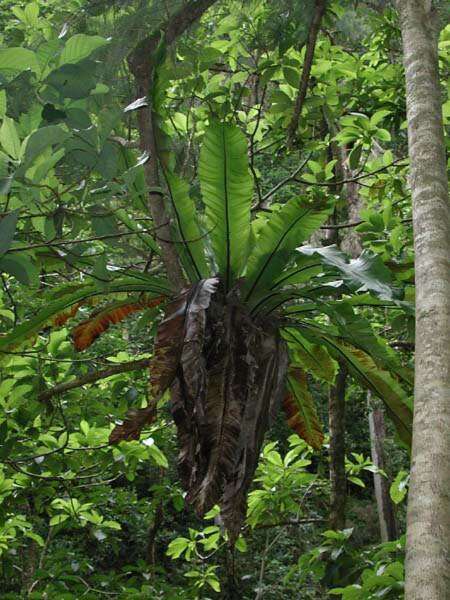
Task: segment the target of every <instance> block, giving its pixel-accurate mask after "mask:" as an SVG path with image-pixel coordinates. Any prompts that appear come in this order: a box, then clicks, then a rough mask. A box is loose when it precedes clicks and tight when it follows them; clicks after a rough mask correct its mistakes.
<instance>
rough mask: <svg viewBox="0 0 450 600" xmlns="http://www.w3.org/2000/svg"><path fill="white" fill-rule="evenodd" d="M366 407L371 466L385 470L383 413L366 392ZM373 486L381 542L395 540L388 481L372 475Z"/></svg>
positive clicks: (395, 534)
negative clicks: (367, 411) (367, 409)
mask: <svg viewBox="0 0 450 600" xmlns="http://www.w3.org/2000/svg"><path fill="white" fill-rule="evenodd" d="M367 405H368V408H369V430H370V451H371V455H372V462H373V464H374V465H375V466H376V467H378V468H379V469H381V470H382V471H385V470H386V464H385V460H384V440H385V431H386V430H385V425H384V412H383V408H382V405H381V402H380V401H379V400H378V399H374V398H372V397H371V394H370V392H367ZM373 486H374V489H375V500H376V503H377V512H378V522H379V525H380V537H381V541H382V542H388V541H390V540H395V539H396V538H397V523H396V520H395V512H394V506H393V503H392V500H391V496H390V494H389V481H388V480H387V479H386V477H384V476H383V475H381V474H380V473H374V474H373Z"/></svg>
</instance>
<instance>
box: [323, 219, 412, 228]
mask: <svg viewBox="0 0 450 600" xmlns="http://www.w3.org/2000/svg"><path fill="white" fill-rule="evenodd" d="M362 223H366V221H353V223H341V224H340V225H322V227H320V229H348V228H349V227H358V225H362ZM401 223H412V219H402V220H401Z"/></svg>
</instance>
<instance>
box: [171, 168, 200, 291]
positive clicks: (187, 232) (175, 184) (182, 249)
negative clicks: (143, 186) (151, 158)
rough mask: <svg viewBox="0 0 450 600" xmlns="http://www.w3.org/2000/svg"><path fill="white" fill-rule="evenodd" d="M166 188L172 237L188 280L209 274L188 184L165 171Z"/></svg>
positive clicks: (194, 279) (196, 279)
mask: <svg viewBox="0 0 450 600" xmlns="http://www.w3.org/2000/svg"><path fill="white" fill-rule="evenodd" d="M165 178H166V182H167V188H168V190H169V194H170V198H171V201H172V208H173V212H174V213H175V223H174V229H175V232H174V237H173V241H174V242H175V243H176V247H177V251H178V254H179V256H180V260H181V262H182V264H183V267H184V269H185V271H186V273H187V275H188V277H189V279H190V281H192V282H194V281H198V280H199V279H203V278H205V277H208V276H209V275H210V269H209V268H208V265H207V263H206V258H205V242H204V238H203V236H202V232H201V231H200V227H199V226H198V222H197V215H196V210H195V204H194V202H193V200H192V198H191V197H190V195H189V184H188V183H187V182H186V181H183V180H182V179H180V178H179V177H177V176H176V175H175V174H173V173H170V172H169V171H166V172H165Z"/></svg>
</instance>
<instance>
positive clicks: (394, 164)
mask: <svg viewBox="0 0 450 600" xmlns="http://www.w3.org/2000/svg"><path fill="white" fill-rule="evenodd" d="M401 160H404V158H397V159H396V160H393V161H392V162H391V163H389V164H388V165H384V166H383V167H380V168H379V169H375V171H370V173H363V174H362V175H357V176H356V177H349V178H348V179H341V180H340V181H315V182H314V183H313V182H311V181H306V179H301V178H300V177H295V178H294V180H295V181H297V183H304V184H305V185H309V186H311V185H318V186H326V187H335V186H340V185H343V184H344V183H354V182H357V181H359V180H360V179H367V177H372V176H373V175H376V174H377V173H381V172H382V171H386V170H387V169H389V168H390V167H400V168H401V167H406V166H407V165H406V164H404V165H399V164H398V163H399V162H400V161H401Z"/></svg>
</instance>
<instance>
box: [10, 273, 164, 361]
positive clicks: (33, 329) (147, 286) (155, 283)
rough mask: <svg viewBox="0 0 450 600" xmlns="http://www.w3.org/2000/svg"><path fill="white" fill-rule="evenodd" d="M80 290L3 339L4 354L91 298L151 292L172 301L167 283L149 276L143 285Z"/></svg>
mask: <svg viewBox="0 0 450 600" xmlns="http://www.w3.org/2000/svg"><path fill="white" fill-rule="evenodd" d="M77 287H78V288H79V289H78V291H75V292H72V290H70V291H69V293H65V294H64V295H63V296H62V297H60V298H58V299H57V300H54V301H51V302H49V303H48V304H47V305H46V306H45V307H44V308H43V309H41V310H40V311H39V312H38V313H37V315H36V316H35V317H32V318H31V319H29V320H27V321H25V322H24V323H21V324H20V325H18V326H17V327H15V328H14V329H13V330H12V331H11V332H10V333H8V334H7V335H5V336H3V337H0V351H1V350H7V349H10V348H14V347H16V346H17V345H18V344H21V343H23V342H25V341H26V340H27V339H28V338H30V337H31V336H33V335H34V334H35V333H37V332H38V331H40V330H41V329H42V328H43V327H45V325H46V324H47V322H48V321H51V320H52V319H53V318H54V317H55V316H56V315H58V314H60V313H62V312H63V311H65V310H67V309H68V308H70V307H71V306H73V305H74V304H77V303H78V302H81V301H84V300H86V299H87V298H92V297H94V296H101V295H105V296H106V295H108V294H114V293H120V292H149V293H155V294H164V295H166V296H167V297H170V288H169V287H168V285H167V284H166V285H165V284H164V280H160V279H157V278H151V276H149V275H147V279H145V278H144V276H143V281H139V279H138V278H137V277H136V278H133V277H123V278H121V279H116V280H114V281H112V282H111V283H110V284H106V285H104V286H102V287H98V286H96V285H95V284H85V285H79V286H77Z"/></svg>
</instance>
